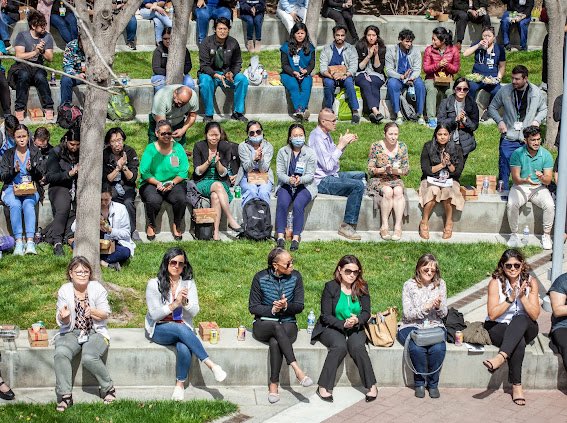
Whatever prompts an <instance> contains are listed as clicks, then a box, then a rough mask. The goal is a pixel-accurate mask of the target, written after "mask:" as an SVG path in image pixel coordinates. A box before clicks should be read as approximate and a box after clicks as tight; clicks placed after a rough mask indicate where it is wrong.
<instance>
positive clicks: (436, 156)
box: [429, 123, 459, 166]
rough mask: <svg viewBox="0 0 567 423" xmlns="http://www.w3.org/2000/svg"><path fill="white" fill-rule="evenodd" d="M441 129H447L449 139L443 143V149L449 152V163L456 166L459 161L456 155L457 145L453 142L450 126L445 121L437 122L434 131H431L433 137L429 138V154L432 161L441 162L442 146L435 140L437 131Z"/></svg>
mask: <svg viewBox="0 0 567 423" xmlns="http://www.w3.org/2000/svg"><path fill="white" fill-rule="evenodd" d="M441 129H446V130H447V131H449V141H447V144H445V147H444V151H445V152H446V153H448V154H449V156H450V157H451V163H453V164H454V165H455V166H456V165H457V164H458V162H459V158H458V155H457V146H456V145H455V142H454V141H453V138H452V137H451V128H450V127H449V124H447V123H438V124H437V127H436V128H435V131H433V138H432V139H431V144H430V146H429V155H430V156H431V158H432V161H433V163H441V152H442V151H443V148H441V146H440V145H439V143H438V142H437V132H439V131H440V130H441Z"/></svg>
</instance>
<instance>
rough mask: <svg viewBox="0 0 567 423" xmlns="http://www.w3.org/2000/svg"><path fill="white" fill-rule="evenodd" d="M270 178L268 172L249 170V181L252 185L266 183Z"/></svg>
mask: <svg viewBox="0 0 567 423" xmlns="http://www.w3.org/2000/svg"><path fill="white" fill-rule="evenodd" d="M269 180H270V175H268V172H248V183H249V184H252V185H264V184H267V183H268V181H269Z"/></svg>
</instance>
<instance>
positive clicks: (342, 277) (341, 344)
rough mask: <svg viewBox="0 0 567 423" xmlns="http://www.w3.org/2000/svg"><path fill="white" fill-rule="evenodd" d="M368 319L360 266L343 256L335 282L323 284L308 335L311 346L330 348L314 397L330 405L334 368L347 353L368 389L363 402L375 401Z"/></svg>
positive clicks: (375, 391)
mask: <svg viewBox="0 0 567 423" xmlns="http://www.w3.org/2000/svg"><path fill="white" fill-rule="evenodd" d="M369 318H370V295H369V293H368V284H367V283H366V281H365V280H364V279H363V277H362V265H361V264H360V261H359V260H358V258H356V257H355V256H351V255H347V256H344V257H343V258H341V259H340V260H339V263H338V264H337V267H336V269H335V279H334V280H332V281H330V282H327V283H326V284H325V288H324V289H323V295H322V296H321V316H320V317H319V320H318V322H317V324H316V325H315V329H313V334H312V335H311V343H312V344H314V343H315V342H316V341H320V342H321V343H322V344H323V345H325V346H326V347H327V348H328V349H329V352H328V354H327V358H326V359H325V364H324V365H323V369H322V370H321V375H320V376H319V381H318V384H319V388H318V389H317V395H318V396H319V398H321V399H322V400H323V401H327V402H333V394H332V391H333V387H334V385H335V377H336V374H337V369H338V368H339V366H340V364H341V363H342V361H343V360H344V358H345V356H346V354H347V352H348V353H349V354H350V356H351V357H352V359H353V360H354V363H355V364H356V367H358V373H359V374H360V380H361V381H362V384H363V385H364V387H365V388H366V389H368V392H367V393H366V402H370V401H374V400H375V399H376V396H377V395H378V390H377V388H376V376H374V370H373V369H372V363H371V362H370V357H369V356H368V351H366V334H365V332H364V325H365V324H366V322H368V319H369Z"/></svg>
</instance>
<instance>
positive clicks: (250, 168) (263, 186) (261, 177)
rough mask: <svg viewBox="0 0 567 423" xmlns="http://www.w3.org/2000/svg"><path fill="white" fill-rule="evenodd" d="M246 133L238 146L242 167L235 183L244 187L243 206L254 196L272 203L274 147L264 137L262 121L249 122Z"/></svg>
mask: <svg viewBox="0 0 567 423" xmlns="http://www.w3.org/2000/svg"><path fill="white" fill-rule="evenodd" d="M246 133H247V134H248V138H247V139H246V141H244V142H243V143H242V144H240V145H239V146H238V156H239V157H240V169H239V170H238V175H237V176H236V181H235V183H234V184H235V185H240V187H241V188H242V206H243V207H244V205H245V204H246V203H247V202H248V201H250V200H252V199H254V198H259V199H260V200H264V201H265V202H266V203H268V204H270V194H271V192H272V187H273V186H274V173H273V172H272V169H270V163H271V161H272V157H273V156H274V147H273V146H272V144H270V143H269V142H268V140H266V139H265V138H264V130H263V128H262V124H261V123H260V122H257V121H255V120H251V121H250V122H248V124H247V125H246ZM251 179H253V181H251Z"/></svg>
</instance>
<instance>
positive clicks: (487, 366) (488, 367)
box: [482, 351, 508, 373]
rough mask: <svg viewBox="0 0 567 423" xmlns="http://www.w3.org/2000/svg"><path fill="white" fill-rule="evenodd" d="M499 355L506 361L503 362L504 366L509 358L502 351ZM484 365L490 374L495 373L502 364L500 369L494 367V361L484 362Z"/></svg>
mask: <svg viewBox="0 0 567 423" xmlns="http://www.w3.org/2000/svg"><path fill="white" fill-rule="evenodd" d="M498 354H500V355H501V356H502V357H504V361H503V362H502V364H504V363H506V360H508V358H507V357H506V356H505V355H504V354H503V353H502V351H500V352H499V353H498ZM482 364H483V365H484V367H486V368H487V369H488V371H489V372H490V373H494V372H495V371H496V370H498V369H499V368H500V367H501V366H502V364H501V365H500V366H498V367H494V364H492V361H490V360H484V361H483V362H482Z"/></svg>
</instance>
